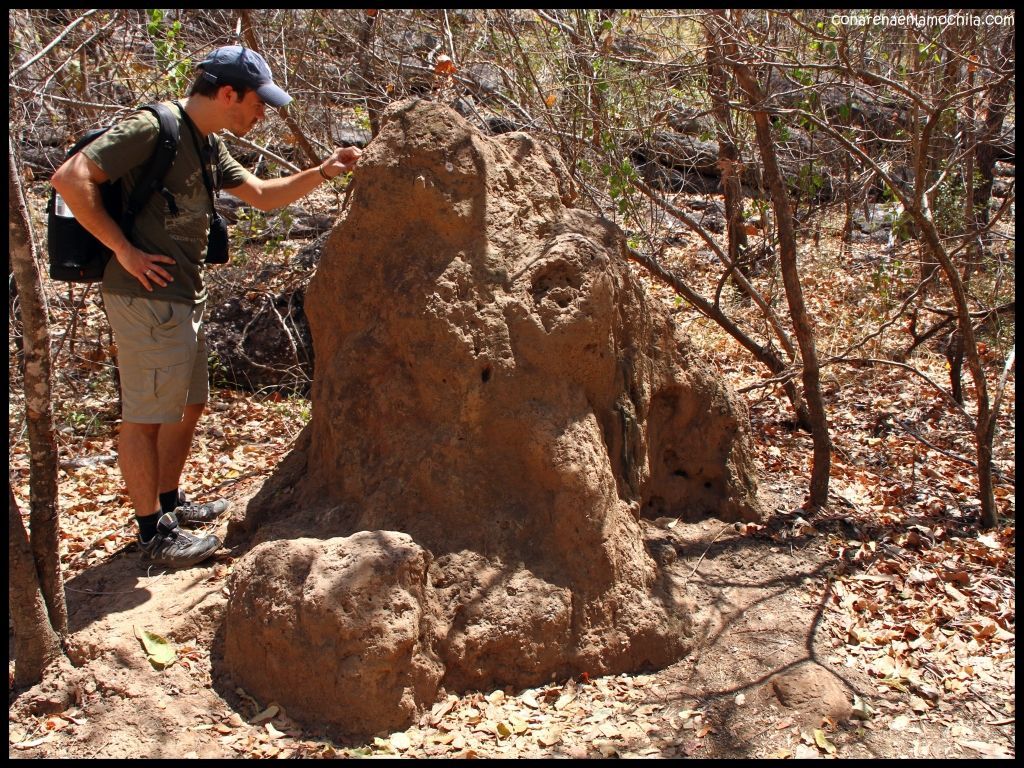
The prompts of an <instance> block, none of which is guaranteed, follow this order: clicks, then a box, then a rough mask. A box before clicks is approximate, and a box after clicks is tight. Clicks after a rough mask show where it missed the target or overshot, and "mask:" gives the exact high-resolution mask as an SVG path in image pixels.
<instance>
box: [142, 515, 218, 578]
mask: <svg viewBox="0 0 1024 768" xmlns="http://www.w3.org/2000/svg"><path fill="white" fill-rule="evenodd" d="M219 546H220V539H218V538H217V537H216V536H192V535H191V534H188V533H185V532H184V531H183V530H181V528H179V527H178V519H177V518H176V517H175V516H174V513H173V512H165V513H164V514H162V515H161V516H160V519H159V520H158V521H157V524H156V535H155V536H154V537H153V538H152V539H150V540H149V541H141V540H140V541H139V547H140V548H141V549H142V557H141V561H142V565H143V566H150V565H169V566H171V567H172V568H188V567H189V566H191V565H195V564H196V563H198V562H200V561H202V560H205V559H206V558H208V557H209V556H210V555H212V554H213V553H214V551H216V549H217V548H218V547H219Z"/></svg>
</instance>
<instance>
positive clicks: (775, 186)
mask: <svg viewBox="0 0 1024 768" xmlns="http://www.w3.org/2000/svg"><path fill="white" fill-rule="evenodd" d="M727 54H728V55H729V58H730V63H731V64H732V69H733V72H735V73H736V79H737V80H738V81H739V84H740V87H741V88H742V89H743V90H744V91H745V92H746V94H747V98H748V100H749V102H750V105H751V107H752V113H753V117H754V127H755V130H756V132H757V144H758V148H759V150H760V152H761V159H762V162H763V163H764V175H765V179H766V181H767V182H768V188H769V193H770V195H771V199H772V206H773V207H774V209H775V217H776V221H777V222H778V232H779V263H780V265H781V267H782V281H783V283H784V284H785V287H786V301H787V302H788V304H789V313H790V316H791V317H792V318H793V329H794V331H795V332H796V337H797V343H798V344H799V346H800V355H801V357H802V358H803V374H802V379H803V385H804V398H805V401H806V403H807V410H808V413H809V414H810V417H811V439H812V441H813V444H814V465H813V467H812V469H811V487H810V502H811V505H812V506H814V507H824V506H825V504H826V503H827V501H828V484H829V473H830V470H831V462H832V456H831V454H832V441H831V439H830V438H829V432H828V418H827V415H826V413H825V401H824V398H823V397H822V394H821V376H820V369H819V364H818V352H817V349H816V348H815V343H814V328H813V326H812V325H811V320H810V317H809V316H808V313H807V307H806V305H805V304H804V297H803V290H802V288H801V286H800V272H799V270H798V268H797V253H796V232H795V230H794V226H793V213H792V209H791V204H790V200H789V194H788V193H787V192H786V185H785V182H784V181H783V179H782V173H781V171H780V170H779V164H778V159H777V158H776V155H775V147H774V144H773V141H772V133H771V123H770V122H769V120H768V113H767V111H765V109H764V108H763V106H762V105H763V103H764V95H763V94H762V92H761V88H760V86H759V85H758V84H757V81H756V80H755V79H754V76H753V75H752V74H751V72H750V70H749V68H748V67H746V66H745V65H743V64H742V63H740V62H739V61H738V60H737V51H736V45H735V43H731V42H730V43H729V44H728V46H727Z"/></svg>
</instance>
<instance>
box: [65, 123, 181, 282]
mask: <svg viewBox="0 0 1024 768" xmlns="http://www.w3.org/2000/svg"><path fill="white" fill-rule="evenodd" d="M140 109H145V110H147V111H149V112H152V113H153V114H154V115H156V118H157V120H158V121H159V123H160V135H159V137H158V138H157V142H156V149H155V150H153V154H152V156H151V157H150V159H149V162H148V163H147V165H146V167H145V169H144V170H143V172H142V175H141V176H140V177H139V182H138V184H136V185H135V189H133V190H132V194H131V196H130V197H129V199H128V205H127V207H126V208H124V210H122V204H121V182H120V180H118V181H110V182H106V183H104V184H103V185H101V187H100V193H101V195H102V197H103V206H104V207H105V208H106V209H107V212H108V213H109V214H110V217H111V218H112V219H113V220H114V221H116V222H118V223H119V224H120V226H121V231H122V232H124V233H125V235H126V236H127V237H128V238H129V239H131V237H132V232H133V231H134V228H135V217H136V216H137V215H138V214H139V211H141V210H142V208H143V206H145V205H146V203H147V202H149V198H150V197H152V195H153V193H154V192H160V193H161V194H163V195H164V196H165V197H167V198H168V200H169V201H170V203H171V206H172V213H175V212H176V208H175V206H174V204H173V198H171V196H170V193H169V192H167V190H166V189H164V177H165V176H166V175H167V171H168V169H169V168H170V167H171V163H173V162H174V157H175V155H176V154H177V152H178V125H179V123H178V119H177V118H176V117H175V116H174V114H173V113H172V112H171V110H170V109H168V108H167V107H166V106H165V105H163V104H147V105H146V106H144V107H140ZM108 130H110V128H109V127H108V128H99V129H96V130H92V131H89V132H87V133H86V134H85V135H84V136H82V138H80V139H79V140H78V141H77V142H75V144H74V146H73V147H71V149H69V150H68V153H67V155H66V156H65V157H64V159H65V161H66V160H67V159H68V158H69V157H71V156H72V155H74V154H76V153H77V152H80V151H81V150H82V149H83V148H84V147H86V146H87V145H88V144H89V143H91V142H92V141H94V140H96V139H97V138H98V137H100V136H102V135H103V134H104V133H106V132H107V131H108ZM58 207H60V208H62V209H63V210H60V211H59V212H58ZM46 238H47V251H48V255H49V259H50V277H51V278H52V279H54V280H61V281H65V282H71V283H94V282H97V281H99V280H102V279H103V270H104V269H105V268H106V266H107V262H108V261H109V260H110V257H111V256H112V255H113V254H112V252H111V250H110V249H109V248H107V247H106V246H105V245H103V243H101V242H100V241H99V240H97V239H96V238H95V237H93V236H92V234H90V233H89V231H88V230H87V229H86V228H85V227H83V226H82V225H81V224H79V223H78V220H77V219H75V218H74V217H73V216H71V215H70V211H68V210H67V206H66V205H65V204H64V203H63V200H61V201H60V206H58V195H57V192H56V190H54V189H52V188H51V190H50V201H49V202H48V203H47V205H46Z"/></svg>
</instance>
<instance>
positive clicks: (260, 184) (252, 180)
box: [228, 147, 362, 211]
mask: <svg viewBox="0 0 1024 768" xmlns="http://www.w3.org/2000/svg"><path fill="white" fill-rule="evenodd" d="M361 154H362V151H361V150H360V149H359V148H358V147H344V148H342V149H336V150H334V154H332V155H331V156H330V157H329V158H327V159H326V160H324V162H323V163H321V164H320V165H318V166H313V167H312V168H307V169H306V170H304V171H299V172H298V173H293V174H292V175H291V176H285V177H283V178H280V179H259V178H257V177H255V176H253V175H251V174H250V175H248V176H247V177H246V180H245V181H243V182H242V183H241V184H240V185H239V186H237V187H234V188H232V189H229V190H228V192H230V193H231V194H232V195H234V196H235V197H237V198H238V199H239V200H241V201H242V202H243V203H248V204H249V205H251V206H252V207H253V208H258V209H259V210H261V211H271V210H273V209H275V208H281V207H283V206H286V205H288V204H290V203H294V202H295V201H296V200H298V199H299V198H300V197H305V196H306V195H308V194H309V193H310V192H312V191H313V190H314V189H315V188H316V186H317V185H318V184H320V183H321V182H322V181H324V176H325V175H326V176H327V177H328V178H331V179H333V178H335V177H337V176H338V175H340V174H342V173H346V172H348V171H351V170H352V169H353V168H355V166H356V162H358V160H359V156H360V155H361Z"/></svg>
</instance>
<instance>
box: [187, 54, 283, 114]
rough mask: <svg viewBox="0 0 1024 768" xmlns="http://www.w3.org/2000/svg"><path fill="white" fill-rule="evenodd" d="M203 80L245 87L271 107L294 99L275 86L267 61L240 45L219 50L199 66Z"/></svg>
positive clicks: (280, 105) (279, 105)
mask: <svg viewBox="0 0 1024 768" xmlns="http://www.w3.org/2000/svg"><path fill="white" fill-rule="evenodd" d="M199 69H201V70H202V71H203V77H205V78H206V79H207V80H210V81H211V82H214V83H224V84H226V85H244V86H246V87H248V88H252V89H253V90H254V91H256V95H257V96H259V97H260V98H261V99H263V101H264V102H265V103H267V104H269V105H270V106H272V107H283V106H284V105H286V104H287V103H288V102H290V101H291V100H292V97H291V96H289V95H288V94H287V93H285V92H284V91H283V90H282V89H281V88H278V87H277V86H276V85H274V79H273V77H272V76H271V74H270V67H269V66H268V65H267V61H266V59H264V58H263V57H262V56H260V55H259V54H258V53H256V51H253V50H250V49H248V48H243V47H242V46H240V45H225V46H224V47H223V48H218V49H217V50H215V51H214V52H213V53H211V54H210V55H209V56H207V57H206V59H205V60H203V61H201V62H200V63H199Z"/></svg>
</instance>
